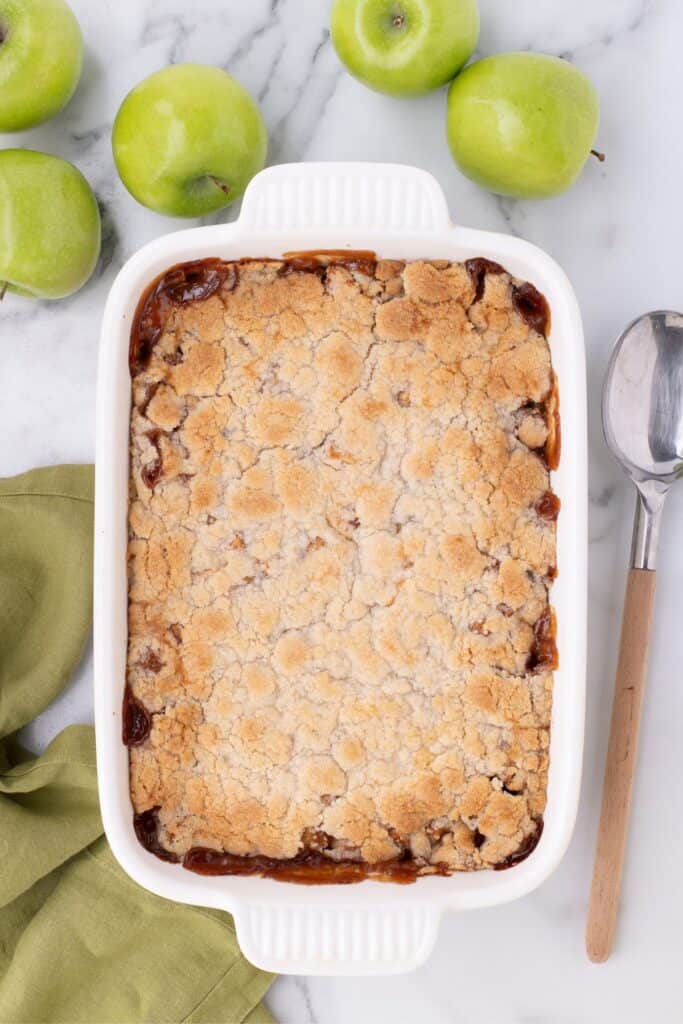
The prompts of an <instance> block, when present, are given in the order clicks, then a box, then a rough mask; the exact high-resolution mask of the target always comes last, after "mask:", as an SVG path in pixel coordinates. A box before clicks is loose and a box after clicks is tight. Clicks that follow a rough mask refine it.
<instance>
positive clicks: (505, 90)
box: [446, 53, 599, 199]
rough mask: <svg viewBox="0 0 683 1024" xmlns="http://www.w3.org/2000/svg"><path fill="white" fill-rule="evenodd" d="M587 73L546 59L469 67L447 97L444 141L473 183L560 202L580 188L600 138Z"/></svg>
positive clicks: (512, 57) (523, 56)
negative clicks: (563, 194)
mask: <svg viewBox="0 0 683 1024" xmlns="http://www.w3.org/2000/svg"><path fill="white" fill-rule="evenodd" d="M598 120H599V104H598V97H597V94H596V92H595V89H594V88H593V86H592V84H591V82H590V81H589V80H588V78H586V76H585V75H584V74H583V72H581V71H579V70H578V68H575V67H574V66H573V65H572V64H570V63H569V62H568V61H566V60H561V59H560V58H559V57H549V56H547V55H546V54H543V53H501V54H499V55H497V56H495V57H486V58H485V59H484V60H480V61H477V62H476V63H475V64H470V66H469V67H468V68H466V69H465V70H464V71H463V73H462V74H461V75H459V76H458V78H456V79H455V81H454V82H453V83H452V84H451V87H450V89H449V92H448V113H447V116H446V134H447V137H448V144H449V146H450V148H451V153H452V154H453V158H454V160H455V161H456V163H457V164H458V166H459V167H460V169H461V170H462V172H463V173H464V174H466V175H467V177H468V178H471V179H472V180H473V181H476V182H477V183H478V184H479V185H483V186H484V187H485V188H488V189H490V190H491V191H492V192H498V193H499V194H500V195H503V196H514V197H516V198H520V199H530V198H543V197H546V196H556V195H559V193H560V192H564V190H565V189H566V188H568V187H569V186H570V185H571V184H572V182H574V181H576V179H577V178H578V176H579V174H580V173H581V170H582V168H583V165H584V163H585V162H586V158H587V157H588V155H589V153H590V152H591V147H592V145H593V143H594V141H595V135H596V133H597V130H598Z"/></svg>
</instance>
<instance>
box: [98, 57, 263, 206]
mask: <svg viewBox="0 0 683 1024" xmlns="http://www.w3.org/2000/svg"><path fill="white" fill-rule="evenodd" d="M112 145H113V149H114V160H115V161H116V166H117V168H118V172H119V174H120V175H121V180H122V181H123V184H124V185H125V186H126V188H127V189H128V191H129V192H130V193H131V195H132V196H134V197H135V199H137V200H138V202H139V203H142V205H143V206H149V207H150V209H152V210H156V211H157V212H158V213H166V214H170V215H171V216H175V217H200V216H202V215H203V214H205V213H211V212H212V211H213V210H219V209H221V207H223V206H227V205H228V204H229V203H232V202H233V200H235V199H238V198H239V197H240V196H241V195H242V193H243V192H244V190H245V188H246V186H247V184H248V182H249V180H250V179H251V178H252V177H253V176H254V174H256V172H257V171H260V170H261V168H262V167H263V165H264V163H265V159H266V149H267V147H268V136H267V134H266V128H265V125H264V123H263V118H262V117H261V113H260V111H259V108H258V106H257V105H256V103H255V102H254V100H253V99H252V98H251V96H250V95H249V93H248V92H247V90H246V89H244V88H243V87H242V86H241V85H240V84H239V83H238V82H236V81H235V79H234V78H231V77H230V75H229V74H227V72H225V71H221V69H220V68H215V67H210V66H208V65H206V64H175V65H172V66H171V67H168V68H163V69H162V70H161V71H157V72H156V73H155V74H153V75H150V76H149V78H146V79H145V80H144V81H142V82H140V84H139V85H136V86H135V88H134V89H133V90H132V91H131V92H129V93H128V95H127V96H126V98H125V100H124V101H123V103H122V104H121V108H120V110H119V112H118V114H117V115H116V120H115V122H114V131H113V135H112Z"/></svg>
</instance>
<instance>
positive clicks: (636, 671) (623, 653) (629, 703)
mask: <svg viewBox="0 0 683 1024" xmlns="http://www.w3.org/2000/svg"><path fill="white" fill-rule="evenodd" d="M602 422H603V429H604V431H605V439H606V441H607V444H608V445H609V447H610V448H611V450H612V452H613V454H614V455H615V456H616V458H617V460H618V461H619V463H620V464H621V466H622V468H623V469H624V470H625V471H626V472H627V473H628V475H629V476H630V477H631V479H632V480H633V482H634V484H635V485H636V488H637V489H638V503H637V505H636V517H635V523H634V527H633V547H632V549H631V567H630V569H629V574H628V582H627V585H626V598H625V601H624V614H623V619H622V625H621V645H620V649H619V662H618V665H617V677H616V682H615V687H614V703H613V706H612V725H611V729H610V737H609V746H608V750H607V763H606V767H605V781H604V788H603V793H602V811H601V815H600V827H599V830H598V842H597V850H596V854H595V866H594V869H593V882H592V886H591V894H590V904H589V908H588V925H587V928H586V949H587V951H588V956H589V957H590V959H591V960H593V961H595V962H597V963H600V962H602V961H604V960H606V959H607V958H608V956H609V955H610V951H611V949H612V942H613V939H614V931H615V926H616V920H617V908H618V903H619V890H620V887H621V875H622V870H623V866H624V852H625V847H626V834H627V829H628V819H629V811H630V805H631V793H632V789H633V776H634V770H635V763H636V753H637V747H638V728H639V725H640V713H641V709H642V702H643V693H644V690H645V679H646V675H647V650H648V640H649V634H650V625H651V622H652V607H653V603H654V596H655V578H656V573H655V567H656V557H657V541H658V539H659V525H660V520H661V513H662V508H663V505H664V499H665V498H666V495H667V492H668V490H669V487H670V486H671V484H672V483H673V482H674V480H676V479H677V478H678V477H679V476H681V475H683V314H681V313H668V312H657V313H647V314H646V315H645V316H641V317H640V318H639V319H638V320H635V321H634V322H633V323H632V324H631V325H630V327H627V328H626V330H625V331H624V333H623V334H622V335H621V337H620V338H619V340H618V341H617V344H616V346H615V348H614V352H613V354H612V358H611V360H610V364H609V368H608V371H607V378H606V380H605V388H604V391H603V398H602Z"/></svg>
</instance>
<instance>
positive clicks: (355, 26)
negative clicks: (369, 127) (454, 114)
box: [330, 0, 479, 96]
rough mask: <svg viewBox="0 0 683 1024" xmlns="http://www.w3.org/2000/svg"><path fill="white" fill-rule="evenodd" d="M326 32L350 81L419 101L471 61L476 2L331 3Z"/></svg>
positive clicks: (476, 34) (370, 0)
mask: <svg viewBox="0 0 683 1024" xmlns="http://www.w3.org/2000/svg"><path fill="white" fill-rule="evenodd" d="M330 27H331V34H332V42H333V43H334V48H335V50H336V51H337V55H338V57H339V59H340V61H341V62H342V64H344V65H346V67H347V69H348V70H349V71H350V72H351V74H352V75H355V77H356V78H358V79H360V81H361V82H363V83H364V84H365V85H369V86H370V88H371V89H376V90H377V91H378V92H386V93H389V94H390V95H392V96H417V95H419V94H420V93H424V92H429V90H430V89H436V88H438V86H440V85H444V84H445V83H446V82H449V81H450V80H451V78H453V76H454V75H457V73H458V71H460V68H461V67H462V66H463V65H464V64H466V63H467V61H468V60H469V59H470V57H471V56H472V52H473V51H474V48H475V46H476V45H477V40H478V38H479V9H478V7H477V3H476V0H335V3H334V6H333V8H332V22H331V26H330Z"/></svg>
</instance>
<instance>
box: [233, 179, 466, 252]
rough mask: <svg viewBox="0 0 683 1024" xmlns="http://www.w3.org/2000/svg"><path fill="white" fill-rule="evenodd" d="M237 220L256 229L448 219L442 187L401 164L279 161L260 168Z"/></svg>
mask: <svg viewBox="0 0 683 1024" xmlns="http://www.w3.org/2000/svg"><path fill="white" fill-rule="evenodd" d="M240 221H241V223H243V224H245V225H246V226H248V227H250V228H252V229H254V230H259V231H291V230H296V232H297V233H300V232H306V231H319V230H324V231H330V232H335V231H336V232H342V231H349V232H350V231H352V230H357V229H362V230H363V231H382V232H383V233H386V232H389V233H400V232H403V231H411V232H425V233H427V234H431V233H432V232H437V231H442V230H443V229H444V227H447V226H448V225H449V223H450V220H449V215H448V207H447V206H446V200H445V197H444V194H443V192H442V190H441V187H440V186H439V185H438V184H437V182H436V181H435V179H434V178H433V177H432V176H431V174H428V173H427V172H426V171H422V170H420V169H419V168H417V167H407V166H403V165H401V164H370V163H368V164H363V163H349V164H338V163H330V164H325V163H310V164H306V163H304V164H280V165H279V166H275V167H268V168H267V169H266V170H265V171H261V173H260V174H258V175H257V176H256V177H255V178H254V179H253V181H252V182H251V183H250V185H249V187H248V189H247V191H246V193H245V196H244V200H243V203H242V212H241V216H240Z"/></svg>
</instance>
